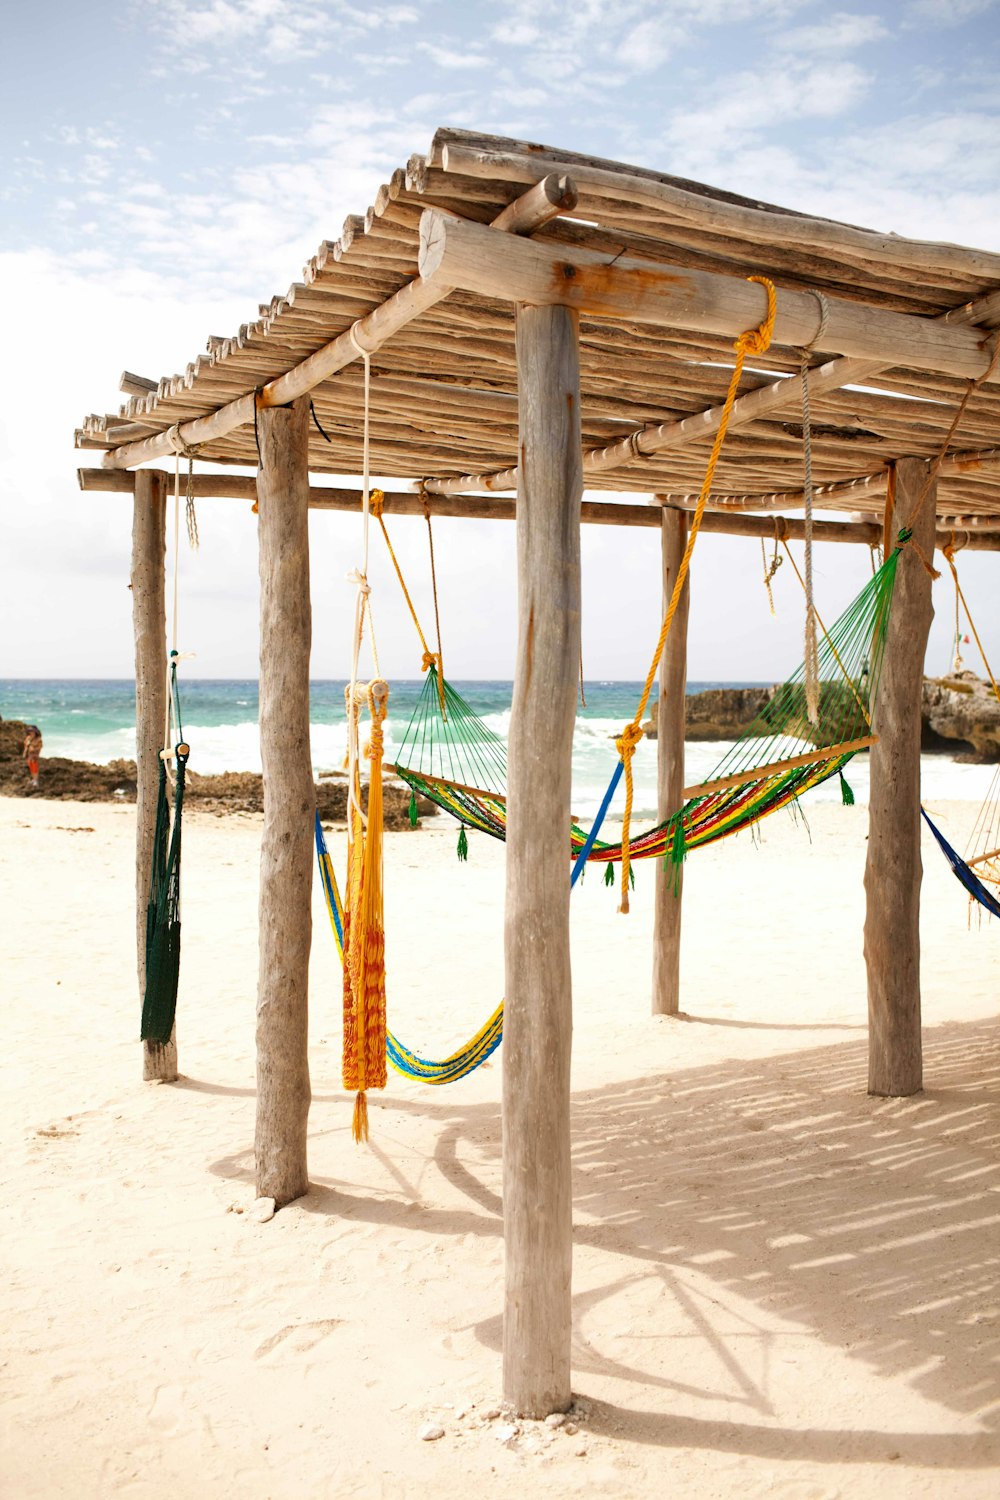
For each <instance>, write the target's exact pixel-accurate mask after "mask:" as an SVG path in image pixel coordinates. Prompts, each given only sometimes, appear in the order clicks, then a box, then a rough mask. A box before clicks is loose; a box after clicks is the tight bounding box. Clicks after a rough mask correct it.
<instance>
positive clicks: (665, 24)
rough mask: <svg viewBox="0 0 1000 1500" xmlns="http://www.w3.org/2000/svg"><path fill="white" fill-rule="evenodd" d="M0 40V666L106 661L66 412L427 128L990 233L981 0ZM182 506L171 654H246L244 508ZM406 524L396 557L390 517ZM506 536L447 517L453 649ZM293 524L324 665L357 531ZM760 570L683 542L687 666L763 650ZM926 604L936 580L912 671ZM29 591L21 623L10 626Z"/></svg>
mask: <svg viewBox="0 0 1000 1500" xmlns="http://www.w3.org/2000/svg"><path fill="white" fill-rule="evenodd" d="M4 41H5V47H4V65H3V68H4V87H3V88H2V89H0V127H2V133H3V141H4V150H3V152H2V154H0V202H2V230H0V234H2V240H0V269H2V272H3V284H4V287H5V291H6V297H5V303H6V304H7V314H6V325H7V326H6V332H7V340H6V342H7V348H8V351H9V353H8V359H7V360H6V361H4V368H3V369H2V370H0V383H2V405H0V412H2V418H0V420H2V423H3V426H2V428H0V503H2V506H3V517H4V522H3V524H4V532H5V535H6V537H7V542H8V545H7V546H6V548H5V549H4V551H5V560H4V562H3V563H0V566H3V567H4V569H5V577H4V579H3V585H2V586H3V598H4V604H3V608H4V611H5V614H6V619H5V622H4V626H3V635H2V638H0V675H34V674H39V675H61V674H62V673H64V672H65V673H67V674H72V673H82V674H86V675H103V674H115V675H119V674H120V675H127V674H128V673H129V671H130V652H131V645H130V640H129V623H128V598H127V589H126V588H125V583H127V572H128V545H129V537H128V531H129V517H128V507H127V504H126V503H125V502H122V501H119V500H117V499H114V498H113V497H99V496H97V497H82V496H80V495H79V494H78V492H77V490H76V486H75V477H74V470H75V467H76V464H77V462H78V457H77V455H76V454H75V453H74V452H73V450H72V446H71V444H72V431H73V428H74V426H75V425H76V423H77V422H78V420H79V419H80V418H81V417H82V416H83V414H84V413H85V412H86V411H90V410H103V409H109V410H113V409H115V407H116V406H117V403H118V401H119V400H120V397H119V396H118V395H117V389H116V388H117V379H118V374H119V372H120V371H121V370H122V368H124V367H128V368H130V369H135V370H138V371H140V372H141V373H145V374H150V375H153V376H158V375H160V374H162V373H165V372H169V371H172V370H175V369H181V368H183V367H184V365H185V364H186V363H187V362H188V360H190V359H192V358H193V357H194V356H195V355H196V354H197V353H198V352H199V351H200V350H201V349H202V348H203V346H204V341H205V338H206V336H207V335H208V334H210V333H221V334H226V333H229V332H231V331H233V330H234V329H235V328H236V327H237V326H238V325H239V324H240V323H241V322H243V321H246V320H247V319H248V318H250V317H252V316H254V313H255V309H256V305H257V303H258V302H260V301H266V300H268V299H269V298H270V297H271V295H272V294H273V293H275V292H281V291H284V289H285V288H286V287H287V285H288V284H289V283H290V282H291V281H293V280H295V279H296V278H297V277H298V275H299V271H300V268H301V266H302V264H303V262H304V261H305V260H306V259H307V258H308V257H309V255H311V254H312V253H313V251H314V250H315V248H316V246H317V245H318V243H319V241H320V240H321V239H323V238H333V237H336V235H337V233H338V232H339V228H340V225H341V222H342V220H343V218H344V216H345V215H346V214H347V213H356V212H363V211H364V209H365V207H366V206H367V204H368V203H370V202H371V201H372V198H373V197H374V194H375V191H376V189H377V187H378V185H379V183H380V182H382V181H384V180H385V179H386V177H387V176H388V174H389V173H390V172H391V170H392V169H393V168H394V167H395V166H397V165H400V164H402V163H404V162H405V160H406V158H407V156H408V155H410V154H411V153H412V152H414V151H423V150H425V149H426V148H427V146H428V144H429V142H430V137H431V135H432V133H433V130H434V128H435V127H436V126H437V125H440V124H450V125H459V126H465V127H468V128H474V129H478V130H483V131H487V132H494V133H498V134H509V135H514V136H521V137H526V138H529V139H537V140H544V141H548V142H551V143H554V144H558V145H564V146H568V147H570V148H573V149H576V150H580V151H589V152H592V153H594V154H599V155H604V156H610V157H615V158H618V159H622V160H626V161H633V162H636V163H640V164H644V165H649V166H655V167H659V168H661V169H663V170H666V171H670V172H674V173H677V174H679V175H684V176H690V177H694V178H697V179H699V180H702V181H706V182H712V183H715V184H717V185H719V186H723V187H729V188H732V189H735V190H737V191H740V192H743V193H748V194H752V195H758V196H760V197H762V198H766V199H769V200H770V201H773V202H778V203H784V204H787V205H789V206H794V207H796V208H799V209H802V210H807V211H813V212H818V213H823V214H828V215H831V216H833V217H838V218H844V219H847V220H850V221H852V222H854V223H860V224H869V225H872V226H874V227H877V228H881V229H892V230H896V231H897V232H899V233H904V234H910V235H916V236H920V237H925V238H947V239H952V240H957V241H960V242H962V243H966V244H973V245H980V246H983V247H988V248H992V249H1000V120H998V107H997V97H998V96H997V84H996V79H997V76H998V72H1000V69H998V62H1000V10H998V5H997V3H996V0H913V3H908V4H896V5H885V4H882V5H872V6H859V7H856V8H844V9H838V8H834V7H830V6H827V5H823V4H820V3H816V0H755V3H752V4H747V3H746V0H742V3H736V0H690V3H689V0H666V3H659V4H654V3H650V0H617V3H614V4H612V3H610V0H576V3H568V0H538V3H526V0H494V3H490V4H483V3H478V0H473V3H465V4H457V3H455V0H399V3H386V4H378V5H374V4H364V3H359V4H341V3H329V0H160V3H159V4H158V5H156V6H155V7H137V8H134V9H132V10H130V11H126V10H124V8H122V7H121V6H120V5H114V6H112V5H109V4H103V3H100V4H94V3H90V4H86V3H78V4H75V5H66V4H55V5H51V4H50V5H49V6H46V7H42V6H38V5H35V6H29V5H25V4H20V5H18V6H17V7H12V8H11V9H10V13H9V14H8V15H7V17H6V18H5V38H4ZM200 519H201V522H202V535H203V539H204V541H203V547H202V550H201V553H200V554H199V555H198V557H197V558H195V559H190V558H185V559H184V564H185V586H186V598H187V600H188V606H187V607H188V615H187V619H188V622H189V625H190V629H191V632H192V634H193V635H195V636H197V638H198V650H199V656H198V660H197V664H196V665H195V666H193V668H192V670H195V671H198V672H199V673H200V674H202V675H207V676H218V675H227V674H229V673H234V674H235V673H244V672H246V673H251V672H253V671H254V669H255V656H256V641H255V629H256V565H255V556H254V537H253V532H252V527H251V526H250V525H249V524H247V523H246V521H245V518H242V515H241V516H240V518H239V519H238V518H237V515H236V512H235V511H234V509H233V507H232V506H231V505H228V506H227V505H226V503H225V502H218V503H217V504H216V505H215V506H214V507H213V506H211V505H210V503H209V502H205V504H204V505H203V507H202V516H201V517H200ZM399 532H400V538H401V546H402V548H403V550H404V553H410V552H412V562H413V566H414V567H417V566H422V556H421V553H420V551H419V547H420V538H419V536H417V534H416V528H410V529H409V530H408V529H407V528H406V526H405V523H400V525H399ZM512 540H513V539H512V537H509V536H507V535H506V534H505V535H503V536H501V535H500V534H499V530H498V528H493V529H490V528H484V527H480V526H461V525H458V524H455V525H453V526H451V527H445V526H443V527H442V528H441V546H442V553H443V563H444V569H445V575H446V576H445V582H444V585H443V587H444V596H445V601H446V606H447V607H448V608H450V612H451V615H452V618H453V620H454V629H455V633H456V635H457V642H456V645H455V648H454V649H453V651H452V662H453V668H452V669H453V671H457V672H458V673H459V674H460V675H469V676H474V675H501V676H503V675H507V673H508V672H509V670H510V663H511V661H512V628H513V627H512V623H511V622H512V589H511V587H510V581H511V577H512V572H511V570H512V565H513V548H512ZM652 541H653V534H652V533H643V534H642V535H641V537H636V536H634V535H632V536H620V535H614V536H611V535H609V534H608V533H607V532H606V531H601V532H596V531H594V530H591V529H588V531H587V532H586V533H585V566H586V572H585V579H584V584H585V603H586V596H587V595H588V594H589V595H590V596H591V597H593V596H594V595H595V594H596V593H597V591H598V588H599V590H600V593H601V594H602V595H604V596H605V597H606V593H607V581H608V578H609V577H610V578H612V579H615V578H622V579H623V580H626V581H627V586H628V591H629V593H630V594H631V595H632V597H633V614H632V623H631V624H630V625H629V627H628V628H627V629H626V628H624V627H623V626H620V625H618V624H617V623H616V622H615V621H614V620H610V619H608V618H600V617H599V616H598V615H597V613H596V612H594V611H588V622H587V629H586V633H585V662H586V665H587V670H588V672H590V673H592V675H602V676H628V677H640V676H642V675H643V672H644V665H645V663H644V658H645V656H646V654H647V649H646V643H647V642H649V641H651V639H652V637H653V636H654V635H655V628H656V614H657V611H658V607H659V605H658V583H657V576H658V575H657V560H656V557H655V554H654V553H653V552H651V550H650V549H651V544H652ZM314 543H315V550H316V554H317V555H316V579H315V584H314V591H315V593H316V598H317V640H316V649H315V653H314V670H315V672H316V674H317V675H340V674H341V672H342V671H343V670H345V669H344V668H343V666H342V665H341V657H342V656H343V655H344V654H345V651H344V646H345V643H346V638H347V626H346V623H345V622H346V619H347V614H348V611H349V607H350V605H349V598H348V594H349V591H348V590H347V589H346V587H344V588H343V590H342V594H341V592H340V589H341V585H340V583H339V580H340V579H341V578H342V576H343V573H344V572H345V571H346V566H348V565H349V564H350V561H351V560H352V557H353V552H354V551H355V550H356V532H355V530H354V529H352V526H351V523H350V522H349V521H348V520H337V519H335V518H331V517H322V518H315V517H314ZM709 548H710V549H711V550H709ZM831 551H836V555H835V556H831V555H830V552H831ZM846 554H847V549H843V550H841V549H828V550H827V551H826V552H823V553H821V554H820V576H821V582H823V583H824V585H825V586H826V587H827V588H828V591H829V599H828V609H827V612H828V613H833V612H834V610H835V608H836V607H837V606H838V605H839V603H840V602H842V601H843V600H844V599H845V598H846V597H847V595H848V594H849V593H850V592H851V591H852V589H853V588H854V586H855V585H856V584H857V583H859V582H860V581H861V578H862V577H863V576H864V569H865V568H866V567H867V559H866V558H863V557H860V556H858V555H856V554H854V555H851V556H847V555H846ZM498 564H500V565H499V566H498ZM997 565H998V562H997V559H995V558H992V557H987V558H983V557H981V556H980V557H970V558H969V559H968V560H967V562H966V564H965V571H966V578H967V582H968V584H969V590H970V592H971V593H972V594H973V596H974V597H977V598H978V599H980V600H981V601H983V602H982V603H981V606H980V613H982V614H983V615H984V617H985V619H984V623H985V624H986V627H987V631H988V633H989V636H990V639H991V641H992V642H993V643H994V646H995V648H998V654H1000V621H998V620H997V619H996V618H994V619H992V620H991V619H990V609H991V608H992V611H993V614H994V617H995V616H996V614H997V605H996V602H995V601H996V598H997V595H998V591H997V589H996V587H995V584H996V567H997ZM786 571H787V570H786ZM759 573H760V558H759V553H758V554H755V553H754V552H753V550H752V548H748V546H747V545H746V544H741V543H737V542H726V541H721V540H719V541H717V540H716V539H714V538H713V539H712V540H711V542H708V541H707V539H706V544H705V547H704V551H703V552H702V553H701V554H700V555H699V556H698V557H697V560H696V577H695V595H694V611H695V613H694V619H693V623H692V645H691V674H692V675H693V676H698V677H730V676H732V677H737V678H738V677H757V676H769V675H771V674H772V673H774V674H780V673H781V672H782V671H783V670H784V669H785V668H786V667H789V666H790V665H791V664H792V663H793V661H794V659H795V656H796V652H797V638H798V630H799V624H800V621H799V620H798V613H799V603H798V601H797V600H796V599H795V597H794V594H793V593H792V591H791V588H788V589H787V591H786V592H785V594H784V596H783V597H781V596H780V595H779V620H778V623H777V624H775V623H774V622H772V621H771V619H770V617H769V615H768V614H767V610H766V598H765V596H764V592H763V587H762V585H761V583H760V580H759ZM987 595H988V597H987ZM719 596H724V597H725V598H726V599H727V600H728V601H729V608H730V609H731V610H732V616H731V617H730V616H729V615H727V613H726V612H725V611H723V612H720V611H719V609H718V607H717V600H718V597H719ZM713 599H714V600H715V607H713ZM38 601H42V602H43V604H44V606H45V607H41V608H39V607H38ZM395 606H396V601H395V599H392V600H391V601H387V603H386V604H385V606H384V607H383V608H382V611H381V613H382V615H384V616H386V623H385V624H384V625H383V635H384V636H385V639H386V646H385V652H386V654H387V656H388V665H389V669H390V670H391V671H401V670H406V666H407V662H408V657H409V643H408V639H407V637H406V635H405V628H404V627H403V626H402V625H400V627H399V630H398V632H397V629H396V622H395V618H394V616H395V614H396V607H395ZM948 609H949V605H948V601H947V598H946V597H944V596H942V598H941V599H940V600H939V602H938V615H939V622H938V625H937V626H936V634H935V642H936V644H935V645H934V646H933V647H932V651H934V652H936V653H937V657H939V658H940V661H937V660H935V659H934V658H933V657H932V659H931V665H932V666H934V667H936V668H940V667H943V666H944V665H945V664H946V663H945V657H946V655H947V628H946V625H945V624H944V623H943V618H942V617H945V616H947V614H948ZM26 612H27V616H28V617H30V618H32V621H33V626H32V630H31V632H25V631H23V630H22V629H21V628H19V623H18V622H19V621H23V620H24V619H25V618H26ZM67 618H71V619H72V620H73V621H74V628H73V629H72V630H71V631H67V629H66V623H65V622H66V619H67ZM498 626H499V628H498ZM508 626H509V627H510V629H509V630H508V629H507V627H508ZM404 643H405V645H404ZM190 644H193V643H190ZM397 658H398V660H397ZM407 675H409V674H407Z"/></svg>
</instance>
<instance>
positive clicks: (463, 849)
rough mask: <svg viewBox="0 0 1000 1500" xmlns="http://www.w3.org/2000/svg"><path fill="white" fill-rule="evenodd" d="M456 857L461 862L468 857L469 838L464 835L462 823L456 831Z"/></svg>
mask: <svg viewBox="0 0 1000 1500" xmlns="http://www.w3.org/2000/svg"><path fill="white" fill-rule="evenodd" d="M458 857H459V859H460V860H462V861H463V862H464V861H465V860H467V859H468V857H469V840H468V838H467V837H466V833H465V824H464V823H463V824H462V826H461V828H460V829H459V831H458Z"/></svg>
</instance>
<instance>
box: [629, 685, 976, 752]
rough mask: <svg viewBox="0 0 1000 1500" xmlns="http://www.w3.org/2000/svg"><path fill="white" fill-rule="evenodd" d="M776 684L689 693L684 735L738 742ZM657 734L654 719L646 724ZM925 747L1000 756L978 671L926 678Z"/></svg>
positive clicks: (924, 701) (771, 693)
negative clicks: (766, 686)
mask: <svg viewBox="0 0 1000 1500" xmlns="http://www.w3.org/2000/svg"><path fill="white" fill-rule="evenodd" d="M774 692H775V689H774V688H773V687H771V688H710V689H708V691H706V692H704V693H689V694H688V698H687V728H686V732H685V739H689V740H734V739H736V738H738V736H739V735H741V734H742V733H743V731H744V730H745V729H746V728H747V726H748V725H749V724H751V723H752V722H753V720H754V719H755V718H756V717H757V715H758V714H759V713H760V712H761V710H762V709H763V707H764V706H765V704H766V703H767V701H768V699H769V698H770V697H771V696H772V695H773V694H774ZM646 731H647V734H648V735H649V737H650V738H651V739H655V738H656V721H655V718H654V719H651V720H649V722H648V724H647V725H646ZM923 748H924V749H925V750H943V751H947V752H948V753H950V754H951V755H954V756H956V758H958V759H959V760H980V761H997V760H1000V703H998V702H997V700H996V698H995V697H994V694H993V689H992V688H991V687H990V685H989V683H988V682H982V681H980V679H979V678H978V677H976V675H975V674H974V673H973V672H962V673H960V674H959V675H958V676H957V677H928V678H925V679H924V698H923Z"/></svg>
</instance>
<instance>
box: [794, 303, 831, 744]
mask: <svg viewBox="0 0 1000 1500" xmlns="http://www.w3.org/2000/svg"><path fill="white" fill-rule="evenodd" d="M812 295H813V296H814V297H815V298H816V301H817V302H818V303H819V324H818V326H817V329H816V333H815V335H814V337H813V339H812V342H811V343H809V344H804V345H803V346H802V349H801V350H800V363H799V381H800V384H801V386H802V463H803V470H804V474H803V485H802V499H803V505H804V522H805V554H806V558H805V575H806V577H805V588H806V630H805V651H804V654H803V675H804V679H805V690H806V715H807V717H808V719H809V722H810V724H818V723H819V698H820V684H819V640H818V635H817V630H816V603H815V598H814V595H813V473H812V418H811V414H810V410H809V361H810V356H811V354H812V352H813V350H814V349H815V347H816V345H817V343H818V342H819V340H820V339H821V338H822V337H823V334H824V333H825V331H826V325H827V322H828V320H829V317H830V304H829V302H828V301H827V299H826V298H825V297H824V295H823V293H822V292H817V291H815V290H813V293H812Z"/></svg>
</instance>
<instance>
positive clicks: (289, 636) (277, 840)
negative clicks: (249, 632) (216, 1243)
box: [254, 398, 316, 1208]
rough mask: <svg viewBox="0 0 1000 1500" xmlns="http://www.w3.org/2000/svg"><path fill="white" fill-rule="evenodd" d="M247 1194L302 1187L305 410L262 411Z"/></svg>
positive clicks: (308, 820) (278, 1199) (307, 812)
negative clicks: (256, 918) (259, 806)
mask: <svg viewBox="0 0 1000 1500" xmlns="http://www.w3.org/2000/svg"><path fill="white" fill-rule="evenodd" d="M258 436H259V441H260V457H261V462H260V469H259V471H258V475H257V494H258V505H259V540H260V753H261V761H262V765H263V772H264V834H263V839H262V843H261V854H260V970H259V981H258V989H257V1128H256V1135H255V1141H254V1149H255V1154H256V1164H257V1196H258V1197H260V1198H273V1199H274V1201H275V1203H276V1204H277V1206H278V1207H279V1208H280V1207H281V1206H282V1204H285V1203H290V1202H291V1201H292V1199H293V1198H299V1197H301V1196H302V1194H303V1193H305V1192H307V1191H308V1188H309V1173H308V1168H307V1163H306V1129H307V1122H308V1117H309V1104H310V1100H311V1090H310V1086H309V1053H308V1041H309V949H310V946H311V942H312V909H311V900H312V840H313V815H314V813H315V809H316V790H315V786H314V784H313V774H312V756H311V753H310V746H309V650H310V646H311V643H312V613H311V608H310V601H309V402H308V398H302V399H300V400H298V401H296V402H295V403H294V405H292V406H290V407H277V408H272V409H266V410H262V411H261V412H260V413H259V416H258Z"/></svg>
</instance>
